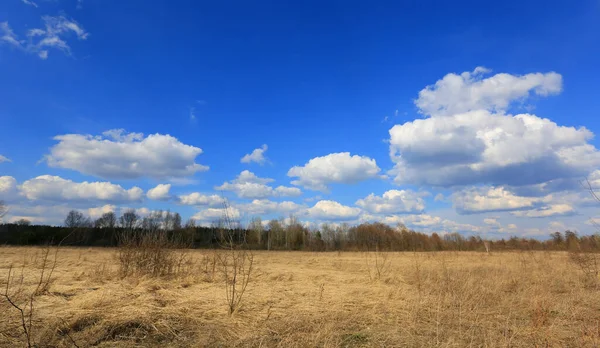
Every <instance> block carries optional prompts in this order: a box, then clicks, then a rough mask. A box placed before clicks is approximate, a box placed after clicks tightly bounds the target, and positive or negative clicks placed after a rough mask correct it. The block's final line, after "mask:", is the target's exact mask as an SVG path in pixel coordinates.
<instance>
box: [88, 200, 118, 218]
mask: <svg viewBox="0 0 600 348" xmlns="http://www.w3.org/2000/svg"><path fill="white" fill-rule="evenodd" d="M116 209H117V207H116V206H115V205H112V204H106V205H103V206H101V207H95V208H89V209H88V210H87V215H89V216H90V217H91V218H92V219H97V218H99V217H101V216H102V214H106V213H110V212H113V213H114V212H116Z"/></svg>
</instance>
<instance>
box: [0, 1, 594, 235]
mask: <svg viewBox="0 0 600 348" xmlns="http://www.w3.org/2000/svg"><path fill="white" fill-rule="evenodd" d="M598 57H600V2H598V1H587V0H584V1H579V2H576V3H572V2H567V1H555V2H550V3H549V2H542V1H528V2H526V3H523V2H522V1H504V2H497V3H489V4H485V5H484V4H482V3H480V2H475V1H457V2H452V3H451V4H450V3H448V4H445V3H441V2H433V1H404V2H402V4H398V3H397V2H380V3H372V2H371V3H369V2H357V1H344V2H342V1H326V2H322V1H320V2H316V1H314V2H313V1H303V2H300V3H297V4H285V3H282V2H276V1H272V2H265V1H261V2H253V3H248V2H236V1H232V2H217V3H215V2H203V3H199V2H197V1H177V2H172V1H166V0H165V1H152V2H147V1H127V2H121V1H111V0H102V1H101V0H7V1H2V3H1V4H0V77H1V83H0V200H4V201H5V202H6V203H7V204H8V205H9V207H10V211H9V214H8V215H7V216H5V218H4V220H6V221H14V220H16V219H20V218H27V219H30V220H32V221H33V222H34V223H48V224H61V223H62V221H63V220H64V217H65V216H66V214H67V212H68V211H69V210H71V209H77V210H81V211H82V212H84V213H86V214H88V215H90V216H92V217H94V218H95V217H98V216H99V215H100V214H101V213H102V212H106V211H110V210H113V211H115V212H116V213H117V214H119V213H120V212H122V211H123V210H124V209H127V208H135V209H137V210H138V212H139V213H140V214H142V215H143V214H146V213H147V212H149V211H152V210H157V209H170V210H171V211H177V212H179V213H181V214H182V216H183V217H184V219H186V218H194V219H196V220H197V221H198V222H199V223H201V224H210V223H212V222H213V221H215V220H216V219H218V218H219V217H220V216H221V215H222V211H221V207H222V204H223V200H224V199H225V200H227V202H228V204H229V205H230V206H231V210H232V211H233V212H234V214H235V215H236V217H238V218H239V219H240V220H242V222H244V221H245V222H247V221H249V219H250V218H252V217H253V216H261V217H262V218H263V219H265V220H266V219H270V218H279V217H284V218H285V217H287V216H289V215H290V214H294V215H296V216H298V218H299V219H300V220H301V221H304V222H305V223H306V224H308V225H310V226H317V225H318V224H320V223H322V222H331V223H342V222H347V223H350V224H355V223H360V222H369V221H382V222H385V223H389V224H390V225H396V224H397V223H403V224H405V225H407V226H409V227H410V228H413V229H415V230H418V231H423V232H438V233H446V232H460V233H464V234H482V235H486V236H489V237H508V236H510V235H522V236H532V237H540V236H541V237H543V236H547V235H548V233H550V232H552V231H556V230H565V229H574V230H577V231H578V232H580V233H586V234H587V233H593V232H595V231H596V225H595V223H594V222H595V221H596V220H595V219H597V221H598V222H600V215H598V208H600V203H597V202H595V201H594V200H593V199H592V197H591V195H590V194H589V193H588V192H586V190H585V189H584V188H583V187H582V185H581V183H580V182H581V180H583V179H585V178H588V179H589V180H590V182H591V184H592V185H594V186H600V152H599V151H598V149H597V148H598V146H599V144H598V141H597V139H596V138H595V137H594V135H595V134H597V133H598V132H600V121H599V119H598V110H600V98H598V96H597V95H598V87H597V84H598V81H600V65H598ZM595 86H596V87H595Z"/></svg>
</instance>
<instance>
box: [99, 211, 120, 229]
mask: <svg viewBox="0 0 600 348" xmlns="http://www.w3.org/2000/svg"><path fill="white" fill-rule="evenodd" d="M94 225H95V226H96V227H98V228H115V227H116V226H117V215H115V213H113V212H112V211H111V212H108V213H104V214H102V216H101V217H99V218H98V219H97V220H96V222H95V223H94Z"/></svg>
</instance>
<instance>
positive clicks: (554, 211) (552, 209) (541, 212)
mask: <svg viewBox="0 0 600 348" xmlns="http://www.w3.org/2000/svg"><path fill="white" fill-rule="evenodd" d="M511 214H513V215H514V216H519V217H528V218H544V217H550V216H564V215H573V214H575V209H574V208H573V207H572V206H571V205H569V204H550V205H548V206H544V207H541V208H538V209H532V210H528V211H514V212H512V213H511Z"/></svg>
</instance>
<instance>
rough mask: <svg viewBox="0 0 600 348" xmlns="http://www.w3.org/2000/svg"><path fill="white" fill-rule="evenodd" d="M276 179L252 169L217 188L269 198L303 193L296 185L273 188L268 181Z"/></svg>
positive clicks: (242, 194) (238, 194) (243, 194)
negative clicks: (255, 172) (254, 171)
mask: <svg viewBox="0 0 600 348" xmlns="http://www.w3.org/2000/svg"><path fill="white" fill-rule="evenodd" d="M273 181H275V180H273V179H270V178H260V177H258V176H256V174H254V173H252V172H251V171H248V170H244V171H242V172H241V173H240V174H239V175H238V176H237V178H235V179H234V180H231V181H229V182H225V183H223V185H221V186H217V187H215V190H222V191H231V192H234V193H235V194H236V195H237V196H238V197H240V198H250V199H253V198H267V197H273V196H281V197H285V196H299V195H301V194H302V191H300V189H298V188H295V187H286V186H278V187H277V188H275V189H274V188H273V187H271V186H269V185H267V184H268V183H271V182H273Z"/></svg>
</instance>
